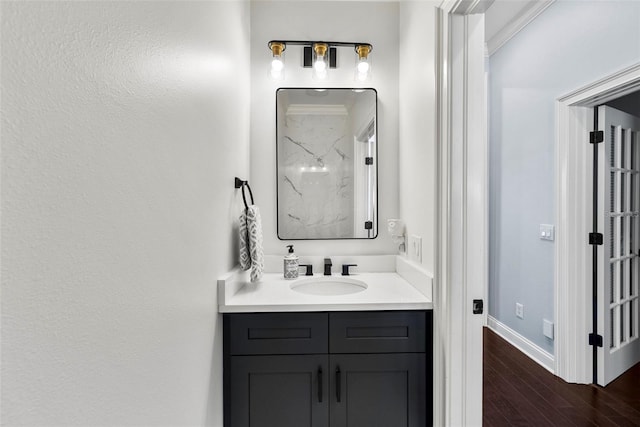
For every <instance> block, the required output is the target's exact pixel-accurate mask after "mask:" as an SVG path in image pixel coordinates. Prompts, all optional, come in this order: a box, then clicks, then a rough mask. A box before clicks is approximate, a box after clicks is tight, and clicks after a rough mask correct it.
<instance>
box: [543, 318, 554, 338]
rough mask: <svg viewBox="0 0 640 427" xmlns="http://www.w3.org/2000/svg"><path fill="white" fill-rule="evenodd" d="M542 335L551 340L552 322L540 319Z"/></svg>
mask: <svg viewBox="0 0 640 427" xmlns="http://www.w3.org/2000/svg"><path fill="white" fill-rule="evenodd" d="M542 333H543V334H544V336H545V337H547V338H549V339H553V322H552V321H550V320H547V319H542Z"/></svg>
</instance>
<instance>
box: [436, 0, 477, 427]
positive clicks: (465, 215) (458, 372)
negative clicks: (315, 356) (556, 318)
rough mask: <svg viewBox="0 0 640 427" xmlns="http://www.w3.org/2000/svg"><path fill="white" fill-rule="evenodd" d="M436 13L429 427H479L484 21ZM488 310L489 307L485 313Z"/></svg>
mask: <svg viewBox="0 0 640 427" xmlns="http://www.w3.org/2000/svg"><path fill="white" fill-rule="evenodd" d="M459 5H460V3H459V2H457V3H456V2H444V4H443V6H441V8H440V10H439V13H438V22H437V25H438V58H437V59H438V65H437V95H438V104H437V105H438V117H437V124H438V129H437V141H438V173H437V176H438V206H439V208H438V215H437V236H438V244H437V248H438V251H437V255H436V256H437V259H436V280H437V286H434V315H435V321H434V391H435V393H434V396H435V398H434V425H438V426H474V425H481V424H482V327H483V325H484V318H485V317H484V316H483V315H480V314H473V313H472V311H473V300H474V299H479V300H481V299H482V298H483V297H484V296H485V289H486V284H487V274H488V273H487V272H488V270H487V265H488V260H487V253H488V251H487V241H488V239H487V224H488V222H487V219H488V215H487V200H488V197H487V170H488V169H487V164H488V159H487V154H488V150H487V140H486V117H485V111H486V101H485V99H486V98H485V90H484V89H485V87H484V15H482V14H477V15H456V14H455V11H456V7H457V6H459ZM485 310H486V307H485Z"/></svg>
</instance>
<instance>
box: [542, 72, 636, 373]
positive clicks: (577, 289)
mask: <svg viewBox="0 0 640 427" xmlns="http://www.w3.org/2000/svg"><path fill="white" fill-rule="evenodd" d="M637 90H640V63H637V64H634V65H632V66H630V67H627V68H625V69H623V70H620V71H618V72H616V73H614V74H611V75H609V76H607V77H604V78H602V79H600V80H597V81H595V82H593V83H591V84H588V85H586V86H583V87H581V88H579V89H577V90H575V91H572V92H570V93H568V94H566V95H564V96H562V97H560V98H558V99H557V100H556V153H555V154H556V168H555V172H556V180H555V194H556V200H555V202H556V226H557V232H556V253H555V274H554V297H555V298H554V300H555V307H554V312H555V313H554V315H555V322H556V328H555V329H556V330H555V332H556V339H555V369H554V370H555V374H556V375H557V376H559V377H560V378H562V379H564V380H565V381H567V382H572V383H581V384H590V383H591V382H592V372H593V371H592V369H593V357H592V352H591V348H590V346H589V342H588V341H589V340H588V334H589V333H591V332H592V331H591V328H592V318H591V316H592V300H591V295H592V294H591V271H592V260H591V253H592V249H591V247H590V246H589V245H588V233H589V232H591V226H592V219H593V217H592V210H591V209H590V208H589V207H590V206H592V203H593V189H592V185H593V183H592V173H593V169H592V168H593V161H592V158H591V153H592V151H593V147H592V146H591V144H590V143H589V132H590V131H591V130H593V108H594V107H595V106H597V105H599V104H604V103H606V102H608V101H611V100H613V99H615V98H619V97H621V96H624V95H627V94H629V93H631V92H635V91H637ZM585 284H587V285H586V286H585Z"/></svg>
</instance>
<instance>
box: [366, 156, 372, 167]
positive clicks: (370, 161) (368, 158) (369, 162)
mask: <svg viewBox="0 0 640 427" xmlns="http://www.w3.org/2000/svg"><path fill="white" fill-rule="evenodd" d="M364 164H365V165H372V164H373V157H365V158H364Z"/></svg>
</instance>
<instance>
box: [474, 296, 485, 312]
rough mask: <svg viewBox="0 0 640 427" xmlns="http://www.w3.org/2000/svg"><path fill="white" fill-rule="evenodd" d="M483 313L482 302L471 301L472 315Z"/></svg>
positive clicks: (477, 300) (479, 300) (478, 300)
mask: <svg viewBox="0 0 640 427" xmlns="http://www.w3.org/2000/svg"><path fill="white" fill-rule="evenodd" d="M483 311H484V302H483V301H482V300H481V299H474V300H473V314H482V312H483Z"/></svg>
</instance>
